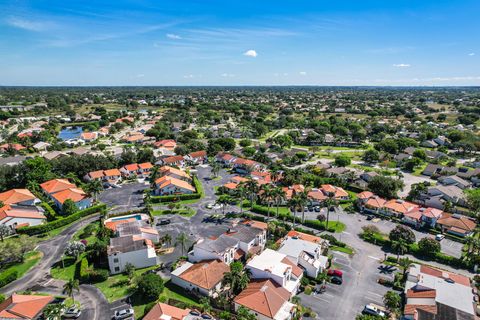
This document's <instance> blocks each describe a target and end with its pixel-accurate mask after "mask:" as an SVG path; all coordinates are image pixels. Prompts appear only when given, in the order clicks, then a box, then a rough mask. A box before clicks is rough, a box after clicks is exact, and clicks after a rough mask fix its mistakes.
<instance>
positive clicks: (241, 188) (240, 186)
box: [235, 182, 247, 214]
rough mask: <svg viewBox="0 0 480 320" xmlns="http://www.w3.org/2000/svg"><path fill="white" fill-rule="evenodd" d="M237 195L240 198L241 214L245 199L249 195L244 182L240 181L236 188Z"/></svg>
mask: <svg viewBox="0 0 480 320" xmlns="http://www.w3.org/2000/svg"><path fill="white" fill-rule="evenodd" d="M235 195H236V196H237V197H238V199H239V200H240V214H243V200H244V199H245V196H246V195H247V189H246V188H245V185H244V183H243V182H240V183H239V184H238V185H237V187H236V188H235Z"/></svg>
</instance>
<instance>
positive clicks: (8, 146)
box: [0, 143, 26, 151]
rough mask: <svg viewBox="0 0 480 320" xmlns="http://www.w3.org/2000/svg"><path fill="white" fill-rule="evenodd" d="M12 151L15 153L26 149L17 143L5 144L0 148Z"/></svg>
mask: <svg viewBox="0 0 480 320" xmlns="http://www.w3.org/2000/svg"><path fill="white" fill-rule="evenodd" d="M8 148H10V149H14V150H16V151H20V150H23V149H26V147H24V146H22V145H21V144H18V143H5V144H2V145H1V146H0V149H3V150H6V149H8Z"/></svg>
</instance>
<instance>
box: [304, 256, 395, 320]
mask: <svg viewBox="0 0 480 320" xmlns="http://www.w3.org/2000/svg"><path fill="white" fill-rule="evenodd" d="M379 266H380V260H379V258H378V257H373V256H360V254H359V255H355V258H354V259H352V258H350V257H349V256H348V255H346V254H344V253H340V252H334V260H333V267H334V268H336V269H340V270H342V272H343V283H342V284H341V285H336V284H331V283H327V285H326V286H327V289H326V291H325V292H324V293H318V294H311V295H306V294H304V293H301V294H300V295H299V297H300V299H301V304H302V305H304V306H307V307H310V308H311V309H312V310H313V311H314V312H315V313H316V314H317V317H316V319H321V320H351V319H355V316H356V315H358V314H359V313H361V312H362V310H363V307H364V306H365V305H366V304H369V303H375V304H378V305H383V295H384V294H385V293H386V292H387V291H388V290H389V289H390V288H388V287H385V286H383V285H380V284H378V283H377V280H378V278H379V277H384V278H393V275H392V274H385V273H381V272H380V270H379V269H378V268H379Z"/></svg>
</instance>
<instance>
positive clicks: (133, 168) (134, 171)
mask: <svg viewBox="0 0 480 320" xmlns="http://www.w3.org/2000/svg"><path fill="white" fill-rule="evenodd" d="M139 169H140V167H139V166H138V164H137V163H131V164H126V165H124V166H123V167H121V168H120V172H121V173H122V175H124V176H125V177H132V176H136V175H138V172H139Z"/></svg>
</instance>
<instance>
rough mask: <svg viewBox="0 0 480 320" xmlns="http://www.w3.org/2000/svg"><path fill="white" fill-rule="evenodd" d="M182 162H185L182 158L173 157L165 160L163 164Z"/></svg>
mask: <svg viewBox="0 0 480 320" xmlns="http://www.w3.org/2000/svg"><path fill="white" fill-rule="evenodd" d="M180 161H183V157H182V156H171V157H167V158H165V159H163V163H176V162H180Z"/></svg>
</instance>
